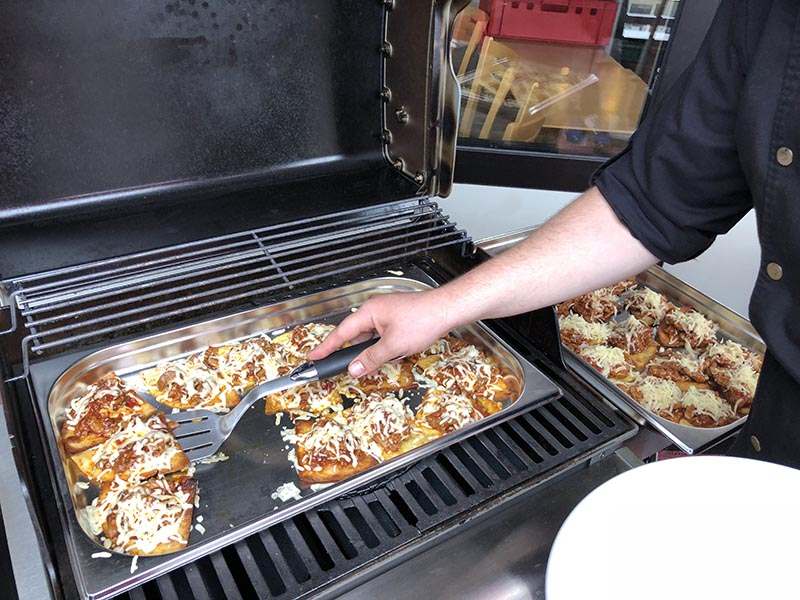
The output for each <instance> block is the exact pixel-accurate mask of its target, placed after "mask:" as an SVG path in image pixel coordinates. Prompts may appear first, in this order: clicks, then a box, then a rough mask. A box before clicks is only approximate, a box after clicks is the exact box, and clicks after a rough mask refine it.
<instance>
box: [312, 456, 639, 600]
mask: <svg viewBox="0 0 800 600" xmlns="http://www.w3.org/2000/svg"><path fill="white" fill-rule="evenodd" d="M638 464H640V463H639V461H637V460H636V459H635V458H632V457H630V454H629V453H625V452H624V451H621V452H620V453H619V454H614V455H612V456H610V457H608V458H606V459H604V460H601V461H598V462H596V463H594V464H593V465H591V466H590V467H588V468H585V469H579V470H576V471H574V472H573V473H571V474H570V475H567V476H566V477H564V478H563V479H560V480H559V481H558V482H557V483H554V484H551V485H547V486H539V487H537V488H535V489H528V490H524V491H522V492H521V493H518V494H517V495H516V496H515V497H514V498H513V499H511V500H508V501H506V502H505V503H503V504H501V505H500V506H497V505H494V506H493V507H492V509H491V510H487V511H485V512H484V513H483V514H480V515H479V516H477V517H475V518H474V519H471V520H469V521H467V522H466V523H464V524H462V525H460V526H459V527H458V529H457V532H456V533H455V535H453V536H452V537H449V538H447V539H442V540H437V539H432V540H429V541H428V543H427V544H425V546H424V547H423V548H420V549H419V551H418V552H417V553H416V554H415V555H413V556H411V557H410V558H407V559H406V560H403V561H402V562H400V559H398V563H399V564H397V565H394V564H391V565H389V569H388V570H386V571H385V572H382V573H380V574H378V575H376V576H375V577H374V578H372V579H370V580H369V581H366V582H364V583H360V582H359V584H357V586H356V587H352V589H350V590H349V591H348V592H346V593H344V594H342V595H339V593H340V592H341V587H340V588H338V589H333V590H331V591H330V593H329V594H325V595H324V596H323V597H325V598H334V597H338V598H341V599H342V600H361V599H367V598H369V599H375V600H377V599H383V598H386V599H389V598H391V599H393V600H418V599H419V598H431V597H434V598H437V599H442V600H446V599H450V598H452V599H456V598H458V599H463V598H471V599H475V600H484V599H485V600H500V599H502V600H505V599H514V600H516V599H526V600H527V599H530V598H541V599H543V598H544V575H545V569H546V567H547V558H548V556H549V553H550V547H551V545H552V543H553V540H554V539H555V535H556V533H557V532H558V530H559V528H560V527H561V524H562V523H563V522H564V520H565V519H566V517H567V515H569V513H570V512H571V511H572V509H573V508H574V507H575V506H576V505H577V504H578V502H580V501H581V500H582V499H583V498H584V497H585V496H586V495H587V494H588V493H589V492H591V491H592V490H593V489H595V488H596V487H597V486H599V485H600V484H602V483H604V482H605V481H607V480H609V479H611V478H612V477H614V476H615V475H618V474H619V473H622V472H624V471H627V470H629V469H631V468H632V467H633V466H634V465H638ZM576 576H577V574H576ZM351 585H352V584H351ZM434 590H435V592H433V593H432V591H434ZM576 600H584V599H576Z"/></svg>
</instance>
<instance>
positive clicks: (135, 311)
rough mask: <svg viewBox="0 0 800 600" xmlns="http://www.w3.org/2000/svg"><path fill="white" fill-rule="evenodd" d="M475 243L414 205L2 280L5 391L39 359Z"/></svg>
mask: <svg viewBox="0 0 800 600" xmlns="http://www.w3.org/2000/svg"><path fill="white" fill-rule="evenodd" d="M470 241H471V240H470V238H469V236H468V235H467V234H466V232H464V231H463V230H461V229H458V228H457V227H456V226H455V225H454V224H452V223H451V222H450V221H449V217H448V215H446V214H444V213H443V212H442V210H441V208H440V207H439V206H438V204H437V203H436V202H433V201H432V200H430V199H422V200H419V199H416V200H405V201H401V202H395V203H390V204H385V205H380V206H376V207H371V208H366V209H354V210H348V211H342V212H337V213H333V214H328V215H323V216H317V217H312V218H307V219H300V220H296V221H291V222H288V223H283V224H278V225H271V226H268V227H262V228H259V229H253V230H250V231H243V232H240V233H234V234H230V235H224V236H219V237H214V238H209V239H204V240H199V241H195V242H189V243H185V244H180V245H175V246H170V247H167V248H161V249H155V250H148V251H145V252H139V253H136V254H130V255H127V256H120V257H115V258H109V259H105V260H100V261H96V262H92V263H87V264H82V265H77V266H72V267H66V268H61V269H56V270H52V271H47V272H43V273H37V274H33V275H26V276H21V277H15V278H12V279H9V280H5V281H2V282H0V286H1V288H0V289H1V290H2V295H4V296H5V297H6V299H7V302H8V304H9V305H10V306H11V307H12V310H11V318H10V321H11V323H10V327H8V328H7V329H6V330H5V331H0V335H2V334H10V333H13V332H19V334H20V335H21V349H22V370H21V372H20V373H18V374H15V375H14V376H13V377H12V378H11V379H9V380H8V381H13V380H15V379H21V378H24V377H26V376H27V375H28V373H29V367H30V362H31V360H32V359H33V358H36V357H41V356H45V355H47V354H52V353H55V352H60V351H63V350H65V349H68V348H70V347H75V346H78V345H86V344H90V343H93V342H97V341H101V340H105V339H111V338H113V337H116V336H119V335H123V334H126V333H130V332H133V331H136V330H137V329H141V328H154V327H158V326H161V325H165V324H168V323H170V322H175V321H177V320H179V319H185V318H189V317H191V316H193V315H197V314H208V313H209V312H210V311H213V310H214V309H218V308H222V307H225V306H231V305H233V304H235V303H237V302H238V303H240V304H246V303H247V302H248V301H252V300H253V299H256V298H258V297H259V296H264V295H267V294H273V295H274V294H279V293H280V292H287V293H290V292H291V290H293V289H294V288H295V287H296V286H300V285H308V284H313V282H316V281H319V280H324V279H327V278H332V277H337V276H344V275H346V274H348V273H352V272H353V271H356V270H362V269H369V268H373V267H378V266H380V265H386V264H387V263H389V264H397V263H398V262H400V261H402V260H403V259H408V258H411V257H415V256H418V255H421V254H424V253H426V252H428V251H430V250H434V249H438V248H444V247H446V246H456V245H460V246H461V247H462V251H466V249H467V247H468V245H469V243H470ZM0 297H1V296H0Z"/></svg>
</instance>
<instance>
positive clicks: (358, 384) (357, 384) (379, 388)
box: [341, 360, 417, 398]
mask: <svg viewBox="0 0 800 600" xmlns="http://www.w3.org/2000/svg"><path fill="white" fill-rule="evenodd" d="M415 387H417V382H416V380H415V379H414V372H413V370H412V365H411V362H410V361H408V360H395V361H392V362H388V363H386V364H384V365H383V366H381V368H380V369H378V370H377V371H375V372H374V373H370V374H369V375H364V376H363V377H359V378H358V379H354V378H352V377H349V376H345V379H344V381H343V385H342V387H341V391H342V393H343V394H345V395H346V396H349V397H351V398H364V397H366V396H369V395H370V394H375V393H386V392H397V391H400V390H408V389H412V388H415Z"/></svg>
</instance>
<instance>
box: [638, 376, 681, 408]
mask: <svg viewBox="0 0 800 600" xmlns="http://www.w3.org/2000/svg"><path fill="white" fill-rule="evenodd" d="M636 387H637V389H638V390H639V391H640V392H641V394H642V399H641V400H640V401H639V403H640V404H641V405H642V406H644V407H645V408H647V409H649V410H652V411H653V412H655V413H664V412H667V413H671V412H672V409H673V408H675V406H676V405H677V404H678V403H679V402H680V400H681V397H682V396H683V392H681V389H680V388H679V387H678V386H677V385H676V384H675V382H674V381H670V380H668V379H661V378H659V377H653V376H648V377H644V378H643V379H641V380H639V381H638V382H637V383H636Z"/></svg>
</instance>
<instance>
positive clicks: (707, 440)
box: [562, 265, 765, 454]
mask: <svg viewBox="0 0 800 600" xmlns="http://www.w3.org/2000/svg"><path fill="white" fill-rule="evenodd" d="M636 280H637V282H639V283H640V284H642V285H647V286H649V287H651V288H652V289H654V290H655V291H657V292H661V293H663V294H665V295H666V296H668V297H669V296H670V295H671V296H672V297H673V298H675V297H679V296H684V297H686V298H688V300H687V301H685V302H684V303H685V304H691V305H692V306H695V307H697V306H701V307H702V309H703V310H702V311H701V312H703V314H705V315H706V316H708V317H709V318H712V319H714V320H715V321H716V322H717V323H719V324H720V325H723V324H727V325H728V326H729V328H734V329H736V335H735V336H731V335H730V334H729V335H727V336H725V337H726V338H728V337H729V338H730V339H734V340H735V341H738V342H739V343H742V344H743V345H745V346H746V347H749V348H751V349H755V350H757V351H758V352H761V353H762V354H763V353H764V352H765V347H764V342H763V340H762V339H761V336H759V335H758V333H757V332H756V331H755V329H754V328H753V326H752V324H751V323H750V322H749V321H748V320H747V319H745V318H744V317H742V316H741V315H739V314H738V313H736V312H734V311H733V310H731V309H729V308H728V307H727V306H724V305H723V304H720V303H719V302H717V301H715V300H714V299H713V298H711V297H710V296H707V295H706V294H704V293H702V292H701V291H700V290H698V289H697V288H695V287H694V286H692V285H690V284H688V283H686V282H685V281H682V280H681V279H678V278H677V277H675V276H674V275H672V274H670V273H668V272H667V271H665V270H664V269H662V268H661V267H659V266H657V265H656V266H653V267H650V268H649V269H647V270H646V271H644V272H643V273H640V274H639V275H637V276H636ZM659 286H667V287H669V288H670V289H669V290H667V291H664V288H663V287H659ZM681 301H682V300H681ZM682 302H683V301H682ZM726 333H727V332H726ZM745 338H747V340H748V341H747V342H744V341H742V340H743V339H745ZM753 346H756V348H753ZM562 348H563V350H564V351H565V357H566V359H567V360H566V362H567V364H568V366H569V367H571V368H572V370H573V371H576V372H577V373H578V374H579V375H580V376H581V377H583V379H585V380H587V382H588V383H589V384H590V385H592V387H594V388H595V389H596V390H597V391H598V392H600V393H602V394H603V395H604V396H605V397H607V398H608V399H609V400H610V401H611V402H613V403H614V404H615V405H617V406H618V407H619V408H620V409H621V410H626V409H632V410H634V411H635V412H636V413H637V414H638V415H639V416H641V417H642V418H643V419H644V420H645V421H646V422H647V423H649V424H650V425H652V426H653V427H654V428H655V429H656V430H657V431H658V432H659V433H661V434H663V435H665V436H666V437H667V438H669V440H670V441H672V442H673V443H674V444H675V445H676V446H678V447H679V448H680V449H681V450H683V451H684V452H686V453H687V454H697V453H698V452H701V451H702V450H704V449H705V448H708V447H709V446H711V445H712V444H714V443H716V442H719V441H721V440H722V439H724V438H726V437H728V436H730V435H732V434H733V433H734V432H735V431H736V430H738V429H739V428H741V427H742V425H743V424H744V422H745V421H746V420H747V417H746V416H745V417H741V418H739V419H737V420H736V421H734V422H733V423H729V424H728V425H724V426H722V427H706V428H703V427H688V426H686V425H680V424H678V423H672V422H670V421H667V420H666V419H663V418H661V417H659V416H658V415H656V414H655V413H652V412H651V411H649V410H648V409H646V408H645V407H643V406H642V405H641V404H639V403H638V402H636V401H635V400H634V399H633V398H631V397H630V396H628V395H627V394H625V393H624V392H623V391H622V390H620V389H619V388H618V387H617V386H616V385H614V383H613V382H611V380H609V379H608V378H607V377H604V376H603V375H602V374H601V373H598V372H597V371H596V370H595V369H593V368H592V367H591V366H589V365H588V364H586V363H585V362H583V361H582V360H581V359H580V358H579V357H578V355H577V354H576V353H575V352H573V351H572V350H571V349H570V348H568V347H567V346H565V345H563V344H562ZM687 436H688V437H690V438H691V439H690V440H689V441H687V439H686V438H687Z"/></svg>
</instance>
